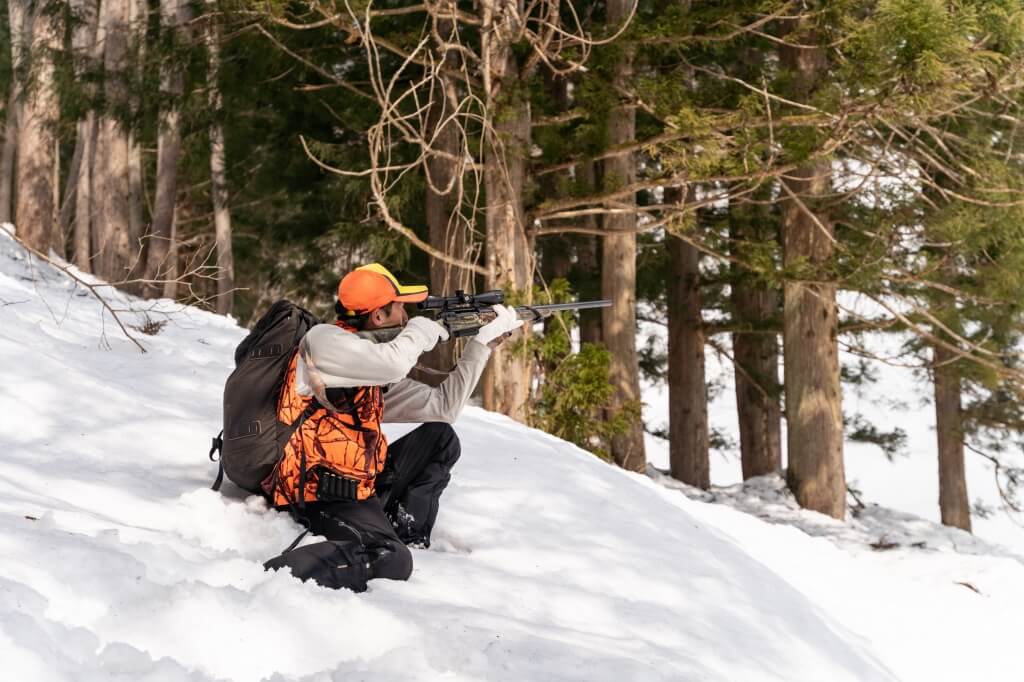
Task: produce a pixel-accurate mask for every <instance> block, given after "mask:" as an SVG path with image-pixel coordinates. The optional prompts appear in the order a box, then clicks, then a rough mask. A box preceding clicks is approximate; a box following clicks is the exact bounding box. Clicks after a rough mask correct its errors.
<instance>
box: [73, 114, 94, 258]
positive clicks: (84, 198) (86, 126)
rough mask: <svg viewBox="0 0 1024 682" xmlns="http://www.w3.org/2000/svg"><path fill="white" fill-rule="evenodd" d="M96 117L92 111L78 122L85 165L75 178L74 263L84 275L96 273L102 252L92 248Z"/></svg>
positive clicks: (83, 164) (83, 163)
mask: <svg viewBox="0 0 1024 682" xmlns="http://www.w3.org/2000/svg"><path fill="white" fill-rule="evenodd" d="M96 132H97V131H96V114H95V113H93V112H91V111H90V112H89V113H87V114H86V115H85V118H84V119H83V120H81V121H79V122H78V135H79V138H80V139H81V140H83V142H82V145H83V146H82V165H81V166H80V168H79V171H78V177H77V178H76V179H75V181H76V183H77V188H76V189H75V229H74V232H75V237H74V261H75V265H76V266H78V268H79V269H80V270H82V271H83V272H92V257H93V254H95V253H98V251H97V250H95V249H94V248H93V245H92V230H91V226H92V222H93V220H92V218H93V213H94V212H95V210H96V202H95V199H94V196H93V191H92V183H93V168H94V167H95V165H96Z"/></svg>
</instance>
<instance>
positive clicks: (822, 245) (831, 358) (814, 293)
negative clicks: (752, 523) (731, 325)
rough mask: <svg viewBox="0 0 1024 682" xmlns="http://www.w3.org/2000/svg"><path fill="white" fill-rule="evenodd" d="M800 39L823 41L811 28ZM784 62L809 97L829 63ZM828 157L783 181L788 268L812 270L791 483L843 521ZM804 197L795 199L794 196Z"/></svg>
mask: <svg viewBox="0 0 1024 682" xmlns="http://www.w3.org/2000/svg"><path fill="white" fill-rule="evenodd" d="M796 38H797V39H798V42H801V43H803V44H804V45H807V44H815V43H816V42H817V40H818V38H817V36H815V35H814V34H813V32H811V31H798V35H797V36H796ZM780 53H781V57H782V62H783V65H784V66H786V67H787V68H788V69H789V70H790V71H791V72H792V73H793V74H794V80H793V89H794V91H795V92H794V97H795V98H796V99H797V101H801V100H806V99H808V98H809V95H810V93H812V92H813V90H814V88H815V86H816V85H817V82H818V80H819V78H820V76H821V75H822V74H823V73H825V69H826V67H827V64H826V62H825V56H824V52H823V51H822V50H821V49H820V48H813V49H809V48H804V47H803V46H801V47H784V48H782V49H781V50H780ZM830 175H831V166H830V164H829V162H828V161H827V160H817V161H809V162H807V163H805V164H804V165H803V166H801V167H800V168H798V169H797V170H795V171H793V172H791V173H789V174H788V175H787V177H786V178H784V179H783V181H782V182H783V183H784V187H783V191H782V235H783V254H784V260H785V264H786V265H787V266H802V267H804V268H807V269H809V270H810V271H811V272H810V274H809V275H807V276H803V277H802V278H801V279H800V280H795V279H791V280H788V281H787V282H786V284H785V290H784V303H783V306H784V312H783V330H784V331H783V345H784V350H783V353H784V358H785V387H786V389H785V390H786V427H787V440H786V444H787V448H786V452H787V456H788V460H789V462H788V464H789V466H788V469H787V481H788V483H789V487H790V489H792V491H793V493H794V494H795V495H796V500H797V502H798V503H799V504H800V506H801V507H805V508H808V509H812V510H814V511H818V512H821V513H823V514H828V515H829V516H832V517H834V518H837V519H843V518H844V517H845V516H846V477H845V473H844V470H843V412H842V395H841V388H840V383H839V347H838V333H839V328H838V319H837V314H836V283H835V281H834V279H833V275H831V274H830V273H829V268H828V265H829V261H830V259H831V257H832V254H833V240H834V238H835V228H834V226H833V225H832V223H831V221H830V220H829V218H828V216H826V215H824V214H823V213H822V212H820V211H818V212H815V211H814V204H813V200H814V197H816V196H820V195H823V194H825V193H826V192H828V190H829V178H830ZM791 195H793V196H795V197H796V198H793V196H791Z"/></svg>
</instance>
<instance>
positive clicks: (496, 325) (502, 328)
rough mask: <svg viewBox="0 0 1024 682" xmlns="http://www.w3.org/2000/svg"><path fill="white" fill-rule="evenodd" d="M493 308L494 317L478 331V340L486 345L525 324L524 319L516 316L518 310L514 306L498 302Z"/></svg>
mask: <svg viewBox="0 0 1024 682" xmlns="http://www.w3.org/2000/svg"><path fill="white" fill-rule="evenodd" d="M493 309H494V313H495V317H494V319H493V320H491V321H490V322H488V323H487V324H485V325H484V326H482V327H480V331H478V332H477V333H476V340H477V341H479V342H480V343H482V344H484V345H487V344H488V343H490V342H491V341H494V340H495V339H497V338H499V337H501V336H502V335H505V334H511V333H512V332H513V331H514V330H516V329H519V328H520V327H522V326H523V321H522V320H520V319H519V318H518V317H517V316H516V311H515V310H513V309H512V308H509V307H506V306H503V305H501V304H500V303H498V304H497V305H495V306H493Z"/></svg>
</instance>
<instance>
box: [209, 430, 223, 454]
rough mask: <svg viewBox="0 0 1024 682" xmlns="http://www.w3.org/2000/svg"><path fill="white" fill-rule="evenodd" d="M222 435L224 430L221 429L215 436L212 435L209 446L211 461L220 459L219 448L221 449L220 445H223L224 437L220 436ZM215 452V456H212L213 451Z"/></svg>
mask: <svg viewBox="0 0 1024 682" xmlns="http://www.w3.org/2000/svg"><path fill="white" fill-rule="evenodd" d="M223 435H224V432H223V431H221V432H220V433H218V434H217V435H216V436H214V437H213V442H212V444H211V446H210V461H211V462H217V461H220V450H221V448H222V447H224V439H223V438H221V436H223ZM215 452H216V453H217V456H216V457H214V456H213V453H215Z"/></svg>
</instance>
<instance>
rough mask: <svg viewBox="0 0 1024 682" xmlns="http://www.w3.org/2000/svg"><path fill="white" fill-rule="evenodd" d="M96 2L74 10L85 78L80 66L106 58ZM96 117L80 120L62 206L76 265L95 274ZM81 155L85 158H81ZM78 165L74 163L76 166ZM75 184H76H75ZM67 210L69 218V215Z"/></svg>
mask: <svg viewBox="0 0 1024 682" xmlns="http://www.w3.org/2000/svg"><path fill="white" fill-rule="evenodd" d="M97 10H98V6H97V3H96V2H95V0H75V2H74V3H73V5H72V11H73V12H74V15H75V16H76V17H77V18H78V23H77V24H76V26H75V28H74V31H73V32H72V34H71V46H72V49H73V51H74V54H75V64H76V70H75V73H76V75H78V76H81V75H82V73H83V70H82V69H81V68H80V66H79V65H80V64H82V63H83V62H85V61H88V62H90V63H97V64H98V63H99V62H100V61H101V60H102V59H103V45H102V44H100V43H99V41H98V40H97V37H98V35H99V34H98V32H99V22H100V17H99V12H98V11H97ZM87 92H88V94H89V95H90V96H95V94H96V92H95V88H92V87H89V88H87ZM96 135H97V119H96V114H95V113H94V112H92V111H89V112H87V113H86V114H85V116H84V117H83V118H82V119H80V120H79V121H78V125H77V135H76V138H75V155H76V156H77V157H78V159H79V162H78V167H77V169H75V168H72V173H71V174H69V175H68V187H67V190H66V196H65V199H64V206H62V207H61V219H62V224H64V221H65V220H66V221H68V223H69V224H70V227H71V232H72V233H73V238H72V247H71V252H72V259H73V261H74V263H75V265H76V266H78V268H79V269H81V270H82V271H84V272H92V256H93V253H94V251H93V247H92V234H91V226H92V223H93V214H94V213H95V210H96V206H95V200H94V193H93V191H92V188H93V172H94V171H93V168H94V166H95V163H96ZM79 152H80V153H81V155H80V156H79ZM72 166H74V164H72ZM72 183H74V184H73V185H72ZM65 210H66V213H67V215H66V216H65Z"/></svg>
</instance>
